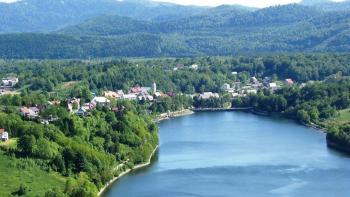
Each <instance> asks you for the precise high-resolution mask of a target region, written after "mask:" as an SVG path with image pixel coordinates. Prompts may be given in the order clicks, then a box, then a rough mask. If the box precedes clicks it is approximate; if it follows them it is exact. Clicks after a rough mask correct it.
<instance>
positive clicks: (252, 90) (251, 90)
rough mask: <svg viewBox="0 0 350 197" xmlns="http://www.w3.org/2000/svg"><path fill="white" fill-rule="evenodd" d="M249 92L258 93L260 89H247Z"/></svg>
mask: <svg viewBox="0 0 350 197" xmlns="http://www.w3.org/2000/svg"><path fill="white" fill-rule="evenodd" d="M245 92H246V93H247V94H257V93H258V90H256V89H248V90H246V91H245Z"/></svg>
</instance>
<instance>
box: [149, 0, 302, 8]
mask: <svg viewBox="0 0 350 197" xmlns="http://www.w3.org/2000/svg"><path fill="white" fill-rule="evenodd" d="M155 1H166V2H172V3H178V4H183V5H206V6H218V5H222V4H240V5H246V6H251V7H267V6H271V5H278V4H288V3H298V2H300V1H301V0H211V1H210V0H206V1H203V0H155Z"/></svg>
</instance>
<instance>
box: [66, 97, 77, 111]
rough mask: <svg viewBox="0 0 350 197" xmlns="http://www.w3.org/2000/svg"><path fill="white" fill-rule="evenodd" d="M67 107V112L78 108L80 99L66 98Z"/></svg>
mask: <svg viewBox="0 0 350 197" xmlns="http://www.w3.org/2000/svg"><path fill="white" fill-rule="evenodd" d="M67 107H68V111H69V112H73V110H77V109H79V108H80V99H79V98H73V99H68V100H67Z"/></svg>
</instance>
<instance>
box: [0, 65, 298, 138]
mask: <svg viewBox="0 0 350 197" xmlns="http://www.w3.org/2000/svg"><path fill="white" fill-rule="evenodd" d="M189 68H190V69H192V70H194V71H196V70H197V69H198V65H197V64H194V65H192V66H190V67H189ZM178 69H183V67H182V66H179V65H177V66H176V67H175V68H174V71H177V70H178ZM237 74H238V72H232V75H237ZM18 82H19V80H18V78H17V77H12V76H11V77H7V78H3V79H2V81H1V87H0V88H1V89H0V90H1V94H5V92H6V91H14V86H15V85H16V84H17V83H18ZM293 84H295V82H294V81H293V80H292V79H285V80H284V82H282V81H278V82H276V81H272V79H271V77H265V78H263V79H261V80H258V79H257V78H256V77H251V78H250V79H249V81H248V82H245V83H243V82H239V81H238V82H232V83H224V84H222V86H221V87H220V92H202V93H197V94H183V93H175V92H167V93H163V92H161V91H158V90H157V84H156V83H155V82H153V83H152V84H151V86H150V87H141V86H138V85H136V86H134V87H131V88H130V89H129V90H128V91H127V92H126V93H124V91H123V90H116V91H112V90H108V91H104V92H102V94H101V95H96V94H95V93H91V94H92V95H93V97H92V99H91V101H89V102H86V103H84V102H82V101H83V100H82V99H81V98H67V99H66V100H65V101H64V102H65V103H66V108H67V111H68V112H70V113H71V114H76V115H77V116H79V117H85V116H87V115H89V113H90V112H91V111H93V110H94V109H96V108H97V106H100V107H106V108H108V109H110V110H113V111H116V110H118V109H115V108H112V107H111V102H112V101H113V100H127V101H144V102H149V103H153V102H158V101H160V99H162V98H164V97H174V96H176V95H178V94H180V95H185V96H188V97H191V98H192V99H194V98H195V97H197V99H199V100H208V99H220V97H221V96H223V95H229V96H230V98H231V99H234V98H239V97H245V96H248V95H250V94H257V92H258V91H259V90H261V89H268V90H270V91H271V92H272V93H273V92H274V91H276V90H278V89H279V88H281V87H283V86H291V85H293ZM61 102H62V101H60V100H52V101H48V103H47V105H41V106H39V105H36V106H21V107H20V108H19V112H20V114H21V116H22V117H24V118H26V119H28V120H36V121H39V122H40V123H42V124H50V123H51V122H54V121H56V120H57V119H58V118H57V117H54V116H52V115H50V116H49V117H43V116H42V115H41V112H42V111H43V110H45V109H46V108H47V107H48V106H60V105H61ZM174 113H175V112H174ZM170 116H171V112H168V113H165V114H160V115H159V118H161V119H163V118H169V117H170ZM0 140H1V141H7V140H9V134H8V133H7V132H6V131H5V129H4V128H2V129H0Z"/></svg>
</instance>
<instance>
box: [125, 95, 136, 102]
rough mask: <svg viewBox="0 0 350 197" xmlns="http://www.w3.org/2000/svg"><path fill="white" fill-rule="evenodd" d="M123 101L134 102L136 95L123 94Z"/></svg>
mask: <svg viewBox="0 0 350 197" xmlns="http://www.w3.org/2000/svg"><path fill="white" fill-rule="evenodd" d="M123 99H125V100H129V101H134V100H136V99H137V95H136V94H124V95H123Z"/></svg>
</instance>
